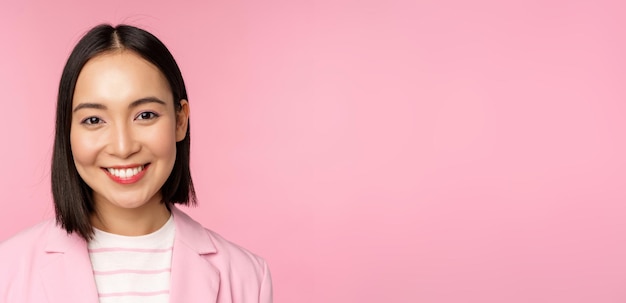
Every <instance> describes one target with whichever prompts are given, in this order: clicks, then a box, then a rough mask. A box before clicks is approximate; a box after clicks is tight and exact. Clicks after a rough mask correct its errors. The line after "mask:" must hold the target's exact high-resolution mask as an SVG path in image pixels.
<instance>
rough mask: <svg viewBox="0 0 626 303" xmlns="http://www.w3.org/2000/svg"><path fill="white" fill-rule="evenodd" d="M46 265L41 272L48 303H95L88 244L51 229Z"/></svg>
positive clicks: (59, 230)
mask: <svg viewBox="0 0 626 303" xmlns="http://www.w3.org/2000/svg"><path fill="white" fill-rule="evenodd" d="M45 253H46V257H48V258H49V259H50V261H49V263H48V265H46V266H44V267H43V268H42V270H41V278H42V280H43V284H44V289H45V292H46V295H47V297H48V299H49V302H50V303H57V302H58V303H61V302H63V303H65V302H83V303H98V291H97V290H96V283H95V281H94V277H93V270H92V268H91V261H90V260H89V253H88V252H87V243H86V242H85V241H84V240H83V239H82V238H81V237H79V236H77V235H76V234H71V235H68V234H67V233H66V232H65V231H64V230H62V229H60V228H58V227H57V226H54V227H53V228H52V230H51V235H50V238H49V241H48V243H47V245H46V249H45Z"/></svg>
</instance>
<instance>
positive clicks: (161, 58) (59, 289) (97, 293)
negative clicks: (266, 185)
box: [0, 25, 272, 303]
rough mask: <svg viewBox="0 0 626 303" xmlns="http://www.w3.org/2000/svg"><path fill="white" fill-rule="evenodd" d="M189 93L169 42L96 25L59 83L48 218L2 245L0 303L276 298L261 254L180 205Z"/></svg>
mask: <svg viewBox="0 0 626 303" xmlns="http://www.w3.org/2000/svg"><path fill="white" fill-rule="evenodd" d="M189 112H190V108H189V103H188V100H187V93H186V90H185V85H184V82H183V79H182V76H181V73H180V70H179V68H178V66H177V64H176V62H175V61H174V58H173V57H172V55H171V54H170V53H169V51H168V50H167V48H166V47H165V46H164V45H163V44H162V43H161V42H160V41H159V40H158V39H157V38H156V37H154V36H153V35H152V34H150V33H148V32H146V31H144V30H141V29H139V28H136V27H132V26H127V25H119V26H117V27H112V26H109V25H100V26H97V27H95V28H93V29H92V30H91V31H89V32H88V33H87V34H86V35H85V36H84V37H83V38H82V39H81V40H80V41H79V42H78V44H77V45H76V47H75V48H74V50H73V51H72V53H71V55H70V57H69V59H68V61H67V64H66V66H65V68H64V70H63V74H62V77H61V83H60V87H59V95H58V103H57V117H56V135H55V142H54V152H53V161H52V192H53V198H54V205H55V211H56V220H50V221H46V222H42V223H40V224H39V225H37V226H35V227H32V228H30V229H28V230H26V231H24V232H22V233H20V234H18V235H17V236H15V237H13V238H11V239H9V240H7V241H5V242H4V243H2V244H0V302H7V303H9V302H11V303H12V302H15V303H18V302H19V303H26V302H37V303H41V302H64V303H66V302H94V303H95V302H185V303H187V302H272V283H271V278H270V273H269V270H268V267H267V264H266V263H265V261H264V260H263V259H261V258H259V257H257V256H255V255H254V254H252V253H250V252H248V251H247V250H245V249H243V248H241V247H239V246H237V245H235V244H233V243H230V242H228V241H226V240H224V239H223V238H222V237H220V236H219V235H217V234H215V233H214V232H212V231H210V230H207V229H205V228H203V227H202V226H201V225H200V224H199V223H197V222H195V221H194V220H193V219H191V218H190V217H188V216H187V215H185V214H184V213H183V212H181V211H179V210H178V209H177V208H176V206H175V205H176V204H184V205H188V204H195V193H194V187H193V183H192V180H191V174H190V172H189V151H190V147H189V142H190V141H189V140H190V137H189Z"/></svg>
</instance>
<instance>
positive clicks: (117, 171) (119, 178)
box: [103, 163, 150, 184]
mask: <svg viewBox="0 0 626 303" xmlns="http://www.w3.org/2000/svg"><path fill="white" fill-rule="evenodd" d="M149 165H150V163H148V164H145V165H139V166H135V167H123V168H113V167H108V168H103V170H104V171H105V172H106V173H107V175H108V176H109V177H110V178H111V179H112V180H113V181H115V182H117V183H121V184H130V183H135V182H137V181H139V180H140V179H141V177H143V176H144V174H145V172H146V170H147V169H148V166H149Z"/></svg>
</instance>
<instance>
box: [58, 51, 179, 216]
mask: <svg viewBox="0 0 626 303" xmlns="http://www.w3.org/2000/svg"><path fill="white" fill-rule="evenodd" d="M172 98H173V97H172V92H171V90H170V87H169V84H168V82H167V79H166V78H165V76H163V74H162V73H161V71H160V70H159V69H158V68H157V67H156V66H154V65H152V64H151V63H149V62H148V61H146V60H144V59H143V58H141V57H140V56H138V55H137V54H135V53H134V52H132V51H116V52H113V53H105V54H102V55H99V56H96V57H94V58H92V59H91V60H89V61H88V62H87V64H85V66H84V67H83V69H82V71H81V72H80V74H79V76H78V80H77V82H76V88H75V91H74V99H73V100H72V126H71V130H70V144H71V148H72V153H73V155H74V163H75V165H76V169H77V170H78V173H79V174H80V176H81V178H82V179H83V180H84V181H85V183H87V185H89V187H91V189H93V197H94V201H95V204H96V209H97V210H98V211H105V210H107V209H111V210H113V209H116V210H123V209H127V210H131V209H137V208H143V207H149V206H151V205H152V206H156V205H159V203H160V201H161V194H160V190H161V187H162V186H163V184H164V183H165V181H166V180H167V178H168V177H169V175H170V173H171V171H172V168H173V166H174V161H175V159H176V142H177V141H180V140H183V139H184V138H185V134H186V131H187V121H188V120H187V117H188V115H189V107H188V104H187V101H186V100H183V101H182V102H181V103H182V105H183V109H182V110H179V111H178V112H176V111H175V109H174V100H172Z"/></svg>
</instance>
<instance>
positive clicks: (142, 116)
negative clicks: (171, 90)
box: [137, 112, 159, 120]
mask: <svg viewBox="0 0 626 303" xmlns="http://www.w3.org/2000/svg"><path fill="white" fill-rule="evenodd" d="M158 116H159V115H157V114H156V113H153V112H142V113H140V114H139V116H137V119H139V120H150V119H154V118H157V117H158Z"/></svg>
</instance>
